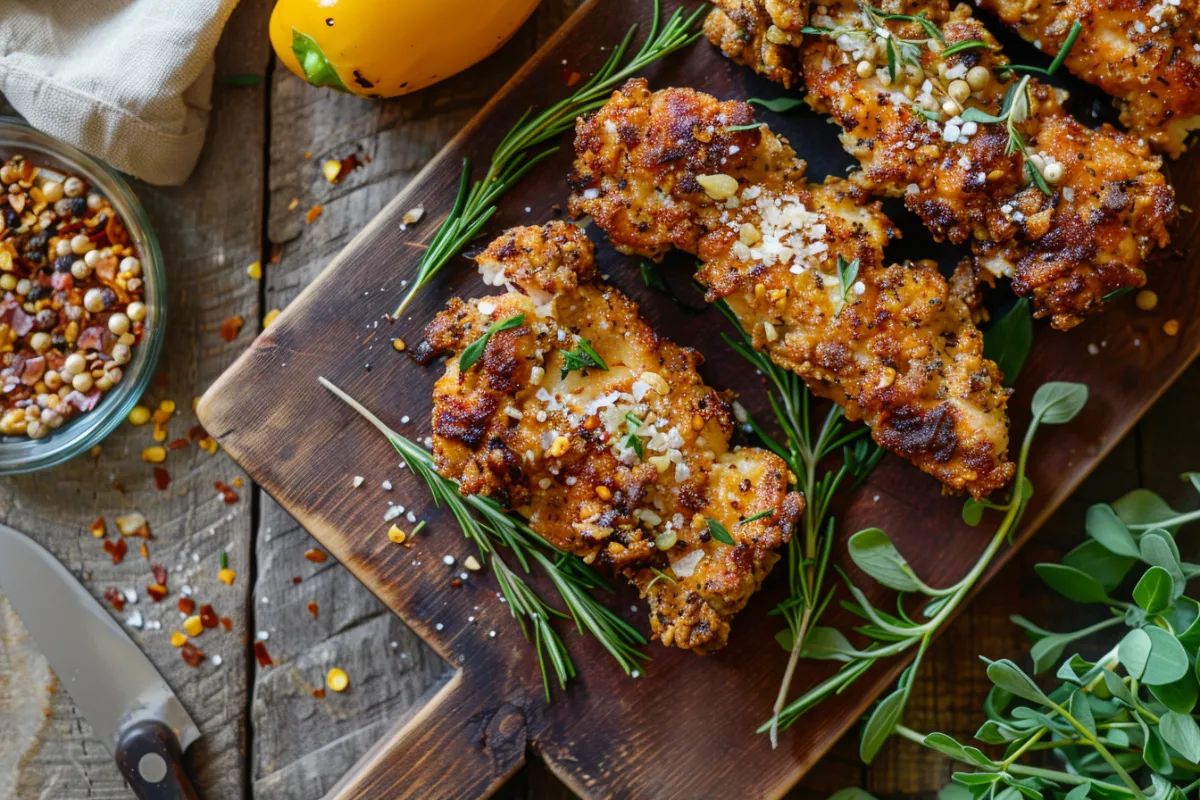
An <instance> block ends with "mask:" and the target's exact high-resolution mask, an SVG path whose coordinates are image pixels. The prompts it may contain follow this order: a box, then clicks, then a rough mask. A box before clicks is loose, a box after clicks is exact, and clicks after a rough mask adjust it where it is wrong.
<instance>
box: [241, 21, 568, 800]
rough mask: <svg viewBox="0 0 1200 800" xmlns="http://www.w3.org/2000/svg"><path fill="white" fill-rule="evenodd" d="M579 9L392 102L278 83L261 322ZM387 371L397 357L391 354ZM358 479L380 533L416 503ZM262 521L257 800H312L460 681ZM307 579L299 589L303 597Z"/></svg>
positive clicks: (306, 542) (284, 521)
mask: <svg viewBox="0 0 1200 800" xmlns="http://www.w3.org/2000/svg"><path fill="white" fill-rule="evenodd" d="M578 4H579V0H553V1H551V0H547V2H544V3H543V4H542V6H541V8H540V9H539V10H538V11H537V13H536V14H535V15H534V17H533V18H532V19H531V20H530V22H529V23H527V24H526V25H525V26H524V27H523V28H522V29H521V30H520V31H519V32H518V33H517V35H516V36H515V37H514V39H513V41H511V42H510V43H509V44H508V45H507V46H505V47H504V48H503V50H501V52H499V53H497V54H496V55H495V56H493V57H491V58H489V59H488V60H487V61H486V62H484V63H483V64H480V65H478V66H476V67H474V68H472V69H470V70H468V71H467V72H465V73H463V74H462V75H459V76H457V77H454V78H451V79H449V80H447V81H445V82H443V83H440V84H437V85H436V86H434V87H432V88H430V89H427V90H425V91H423V92H419V93H416V94H413V95H411V96H408V97H403V98H398V99H395V100H391V101H386V102H370V101H365V100H360V99H357V98H353V97H346V96H344V95H339V94H337V93H335V92H330V91H327V90H320V89H314V88H312V87H310V86H307V85H306V84H304V83H303V82H302V81H300V80H298V79H297V78H295V77H294V76H292V75H291V74H290V73H287V72H286V71H285V70H282V69H276V71H275V74H274V75H273V78H272V82H271V85H272V95H271V144H270V168H269V185H270V195H269V200H268V234H269V237H270V240H271V242H272V244H273V245H275V246H277V247H281V248H282V251H281V258H280V261H279V263H278V264H267V265H266V271H265V277H264V280H265V281H266V287H265V288H266V300H265V302H264V308H266V309H271V308H282V307H284V306H286V305H287V303H288V302H290V301H291V299H292V298H293V297H295V296H296V294H298V293H299V291H300V290H301V289H303V288H304V287H305V286H306V285H307V284H308V283H309V282H310V281H311V280H312V278H314V277H315V276H316V275H317V274H318V273H319V272H320V271H321V270H322V269H323V268H324V266H325V265H326V263H328V261H329V259H330V258H332V257H333V255H334V254H336V253H337V252H338V251H339V250H341V249H342V247H343V246H345V244H346V243H347V242H348V241H349V240H350V238H351V237H353V236H354V235H355V234H357V233H358V231H359V230H360V229H361V228H362V226H363V225H364V224H365V223H366V222H367V221H368V220H370V219H371V218H372V217H374V216H375V214H376V213H378V211H379V210H380V209H381V208H383V206H384V205H385V204H386V203H387V202H388V201H389V200H391V199H392V198H393V197H394V196H395V195H396V193H397V192H399V191H400V190H401V189H402V188H403V187H404V186H405V185H406V184H407V183H408V181H409V180H410V179H411V178H412V177H413V176H414V175H415V174H416V173H417V172H418V171H419V170H420V169H421V168H422V167H423V166H424V165H425V163H426V162H427V161H428V160H429V159H430V158H432V157H433V156H434V155H435V154H436V153H437V152H438V151H439V150H440V149H441V148H442V146H443V145H444V144H445V143H446V142H447V141H449V139H450V138H451V137H452V136H453V135H454V134H455V133H457V132H458V130H459V129H460V128H461V127H462V126H463V125H464V124H465V123H466V121H467V120H468V119H470V117H471V116H472V115H473V114H474V113H475V111H476V110H478V108H479V107H480V106H481V105H483V103H484V102H486V101H487V100H488V98H490V97H491V96H492V95H493V94H494V93H495V91H496V89H497V88H498V87H499V86H500V84H501V83H503V81H504V80H506V79H507V77H508V76H509V75H511V74H512V73H513V72H514V71H515V70H516V69H517V68H518V67H519V66H520V65H521V64H522V63H524V62H525V60H526V59H528V57H529V56H530V55H531V54H532V53H533V52H534V50H535V49H536V47H537V45H538V44H540V42H541V41H543V40H544V39H545V38H546V37H547V36H548V35H549V34H550V33H552V32H553V31H554V30H555V29H556V28H557V27H558V26H559V25H560V24H561V22H562V21H563V19H565V17H566V16H567V15H568V14H569V13H570V11H571V10H572V9H573V8H574V7H575V6H577V5H578ZM306 154H311V158H306V157H305V156H306ZM350 154H357V155H358V156H359V158H360V159H362V160H364V161H366V159H367V158H368V157H369V159H370V161H369V162H367V163H365V164H364V165H363V166H362V167H361V168H359V169H356V170H355V171H353V172H351V173H350V174H349V175H348V176H345V177H344V178H343V179H342V180H341V181H340V182H339V183H338V184H336V185H333V184H330V183H329V182H328V181H326V180H325V178H324V177H323V176H322V174H321V164H322V162H324V161H325V160H326V159H330V158H334V159H340V158H344V157H346V156H348V155H350ZM293 201H295V203H294V208H293V207H291V206H293ZM317 204H320V205H321V206H323V209H324V210H323V213H322V214H321V216H320V217H319V218H318V219H317V220H316V221H315V222H313V223H312V224H311V225H307V224H305V222H304V215H305V213H306V212H307V211H308V210H309V208H311V207H312V206H313V205H317ZM378 357H379V358H380V359H385V358H397V357H399V356H398V354H397V353H395V352H393V351H391V349H390V348H388V349H387V350H386V351H384V352H381V353H379V355H378ZM392 466H393V467H394V466H395V465H392ZM362 469H363V475H364V477H365V478H366V483H365V484H364V486H363V487H362V488H361V489H360V490H359V491H361V492H362V493H363V497H364V498H370V499H369V500H364V502H371V503H374V504H375V505H377V506H378V507H379V511H378V515H379V519H380V521H382V518H383V514H384V512H385V510H386V508H387V506H386V501H387V500H392V501H393V502H396V503H401V504H403V503H406V502H408V498H403V497H400V496H399V493H398V492H393V493H387V492H384V491H383V490H382V489H381V488H380V485H381V483H382V481H383V480H385V479H386V478H388V477H389V472H388V471H387V470H386V469H379V468H377V467H376V466H375V465H366V464H364V465H363V468H362ZM392 472H393V473H394V472H396V470H394V469H393V470H392ZM390 477H391V478H392V479H394V480H396V479H397V478H396V475H395V474H391V475H390ZM330 479H331V480H332V481H345V486H346V488H347V491H349V490H350V476H330ZM260 508H261V515H260V524H259V533H258V537H257V543H256V558H257V563H258V578H257V583H256V585H255V597H256V598H257V602H256V603H255V620H256V630H264V631H266V632H267V633H268V634H269V635H270V637H271V638H270V639H269V640H268V645H269V646H270V649H271V653H272V656H273V657H274V658H275V660H276V662H277V664H278V665H277V666H275V667H269V668H267V669H265V670H257V672H256V677H255V686H254V693H253V705H252V708H251V717H252V721H253V722H252V724H253V726H254V730H255V735H254V748H253V749H254V756H253V763H254V768H253V769H254V771H253V776H252V780H253V789H254V794H255V796H256V797H258V798H264V799H268V800H269V799H271V798H288V800H291V799H292V798H297V799H300V798H309V797H312V798H315V797H320V796H321V795H323V794H324V793H325V792H326V791H327V790H328V789H329V788H330V787H331V786H332V784H333V783H334V782H336V780H337V779H338V778H340V777H341V775H342V774H343V773H344V772H346V771H347V770H348V769H350V767H351V766H353V765H354V763H355V762H356V761H357V760H358V759H359V758H360V757H361V756H362V755H363V754H364V753H365V752H366V751H367V750H368V749H369V748H370V747H371V746H372V745H373V744H375V742H376V741H377V740H378V739H379V738H380V737H381V736H382V735H383V734H384V733H386V732H387V731H388V730H389V729H390V728H391V727H392V726H393V725H394V724H395V723H396V722H397V721H398V720H399V719H400V718H401V717H402V716H403V715H404V714H405V713H406V712H408V711H409V710H412V709H415V708H419V707H420V706H421V705H422V704H423V703H424V702H425V701H426V699H427V697H428V694H429V693H430V691H431V688H432V687H433V686H434V685H435V684H436V683H438V682H440V681H441V680H444V679H445V677H446V676H447V674H448V672H449V667H448V666H447V665H446V664H445V662H444V661H442V659H441V658H439V657H438V656H437V655H435V654H434V653H433V651H432V650H430V649H429V647H428V646H426V645H425V644H424V643H423V642H422V641H421V640H420V639H419V638H418V637H417V636H416V635H415V634H413V633H412V632H411V631H410V630H409V629H408V628H407V627H406V626H405V625H404V624H403V623H402V622H401V621H400V620H399V619H398V618H397V617H395V615H393V614H392V613H391V612H389V611H388V610H387V609H386V608H385V607H384V606H383V605H382V604H381V603H380V602H379V601H378V600H377V599H376V598H375V596H374V595H372V594H371V593H370V592H369V591H368V590H367V589H366V588H364V587H363V586H362V584H361V583H359V581H358V580H357V579H356V578H354V577H353V576H352V575H351V574H350V573H349V572H347V571H346V570H345V569H343V568H342V567H341V566H340V565H337V564H335V563H333V562H332V560H331V561H330V562H328V563H326V564H323V565H316V564H313V563H311V562H308V561H305V560H304V556H303V554H304V551H305V550H307V549H308V548H311V547H314V546H316V542H315V541H313V540H312V539H311V537H309V535H308V534H307V533H305V532H304V530H303V529H302V528H300V526H299V525H297V524H296V522H295V521H294V520H293V519H292V518H291V517H290V516H289V515H288V514H287V513H286V512H284V511H283V510H282V509H281V508H280V507H279V505H278V504H276V503H275V502H274V501H273V500H272V499H271V498H270V497H268V496H266V495H265V494H263V496H262V498H261V505H260ZM296 576H299V577H301V578H302V579H303V580H302V582H301V583H299V584H295V583H293V578H294V577H296ZM263 598H266V600H267V601H268V602H265V603H264V602H263ZM310 602H315V603H317V607H318V611H319V616H318V617H317V618H316V619H314V618H313V617H312V615H311V614H310V613H309V611H308V609H307V607H308V604H309V603H310ZM393 644H394V646H393ZM332 666H338V667H340V668H342V669H344V670H346V672H347V673H349V675H350V676H351V680H352V681H353V689H352V690H351V691H350V692H348V693H346V694H343V695H335V694H333V693H332V692H329V693H327V695H326V696H325V697H324V698H322V699H316V698H314V697H313V696H312V688H314V687H316V686H320V685H321V682H322V681H323V676H324V675H325V673H326V672H327V670H328V669H329V668H330V667H332ZM547 774H548V773H547ZM551 780H553V779H552V778H551Z"/></svg>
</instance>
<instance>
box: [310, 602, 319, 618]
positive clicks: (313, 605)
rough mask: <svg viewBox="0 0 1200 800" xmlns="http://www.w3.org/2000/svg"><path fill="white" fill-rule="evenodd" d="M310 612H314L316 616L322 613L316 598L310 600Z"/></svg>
mask: <svg viewBox="0 0 1200 800" xmlns="http://www.w3.org/2000/svg"><path fill="white" fill-rule="evenodd" d="M308 613H310V614H312V615H313V616H314V617H316V616H318V615H319V614H320V613H321V609H320V608H319V607H318V606H317V601H316V600H309V601H308Z"/></svg>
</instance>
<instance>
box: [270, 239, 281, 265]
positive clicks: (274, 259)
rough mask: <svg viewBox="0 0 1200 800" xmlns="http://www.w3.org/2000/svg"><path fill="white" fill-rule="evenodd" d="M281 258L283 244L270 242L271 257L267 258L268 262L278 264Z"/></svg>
mask: <svg viewBox="0 0 1200 800" xmlns="http://www.w3.org/2000/svg"><path fill="white" fill-rule="evenodd" d="M281 258H283V245H281V244H280V243H279V242H274V243H272V244H271V257H270V258H268V259H267V263H268V264H278V263H279V259H281Z"/></svg>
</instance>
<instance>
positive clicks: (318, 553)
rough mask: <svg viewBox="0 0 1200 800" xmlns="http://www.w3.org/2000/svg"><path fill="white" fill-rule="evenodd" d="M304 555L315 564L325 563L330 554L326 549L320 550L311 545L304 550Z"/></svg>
mask: <svg viewBox="0 0 1200 800" xmlns="http://www.w3.org/2000/svg"><path fill="white" fill-rule="evenodd" d="M304 557H305V558H306V559H308V560H309V561H311V562H313V563H314V564H324V563H325V560H326V559H328V558H329V554H328V553H326V552H325V551H324V550H318V549H317V548H315V547H310V548H309V549H308V550H305V551H304Z"/></svg>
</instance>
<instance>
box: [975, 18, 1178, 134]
mask: <svg viewBox="0 0 1200 800" xmlns="http://www.w3.org/2000/svg"><path fill="white" fill-rule="evenodd" d="M977 4H978V5H979V7H980V8H984V9H987V10H988V11H991V12H993V13H994V14H996V15H997V16H998V17H1000V19H1002V20H1003V21H1004V22H1005V23H1006V24H1008V25H1009V26H1010V27H1012V29H1013V30H1015V31H1016V32H1017V33H1018V34H1020V35H1021V37H1022V38H1024V39H1025V40H1026V41H1028V42H1032V43H1033V45H1034V46H1035V47H1039V48H1041V49H1042V51H1043V52H1045V53H1046V54H1047V55H1051V56H1055V55H1057V54H1058V52H1059V50H1060V49H1062V46H1063V44H1064V43H1065V41H1066V39H1067V36H1068V34H1069V33H1070V31H1071V26H1072V25H1073V24H1074V22H1075V21H1076V20H1078V21H1079V22H1080V24H1081V26H1082V27H1081V28H1080V33H1079V37H1078V38H1077V39H1076V40H1075V44H1074V46H1073V47H1072V48H1071V50H1070V52H1069V53H1068V54H1067V58H1066V61H1065V62H1064V64H1065V65H1066V67H1067V69H1069V70H1070V71H1071V72H1072V73H1074V74H1075V75H1077V76H1078V77H1080V78H1082V79H1083V80H1085V81H1087V82H1088V83H1092V84H1095V85H1096V86H1099V87H1100V88H1101V89H1103V90H1104V91H1106V92H1108V93H1109V94H1111V95H1112V96H1113V98H1114V101H1113V102H1114V104H1115V105H1116V106H1117V108H1118V109H1120V112H1121V123H1122V124H1124V125H1125V126H1126V127H1128V128H1129V129H1130V130H1131V131H1132V132H1133V133H1134V134H1136V135H1137V136H1140V137H1142V138H1145V139H1146V140H1148V141H1149V142H1150V144H1151V145H1152V146H1153V147H1154V148H1155V149H1157V150H1161V151H1162V152H1165V153H1167V154H1168V155H1170V156H1171V157H1172V158H1178V157H1179V155H1180V154H1181V153H1183V151H1184V149H1185V140H1186V139H1187V136H1188V133H1189V132H1190V131H1192V130H1195V129H1197V128H1200V3H1197V0H1170V1H1169V2H1156V1H1152V2H1145V1H1144V0H977Z"/></svg>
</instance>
